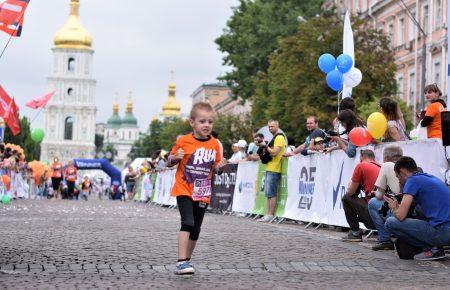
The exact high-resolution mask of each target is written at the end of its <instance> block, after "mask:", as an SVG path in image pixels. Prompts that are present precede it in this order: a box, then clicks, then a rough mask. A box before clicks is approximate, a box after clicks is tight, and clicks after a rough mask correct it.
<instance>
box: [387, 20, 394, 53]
mask: <svg viewBox="0 0 450 290" xmlns="http://www.w3.org/2000/svg"><path fill="white" fill-rule="evenodd" d="M388 37H389V43H390V45H391V47H392V45H393V43H394V20H390V21H389V24H388Z"/></svg>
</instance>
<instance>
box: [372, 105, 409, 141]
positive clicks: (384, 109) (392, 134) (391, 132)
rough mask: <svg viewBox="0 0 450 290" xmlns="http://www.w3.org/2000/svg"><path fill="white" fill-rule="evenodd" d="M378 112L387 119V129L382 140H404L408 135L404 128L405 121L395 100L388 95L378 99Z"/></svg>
mask: <svg viewBox="0 0 450 290" xmlns="http://www.w3.org/2000/svg"><path fill="white" fill-rule="evenodd" d="M379 107H380V112H381V113H382V114H383V115H384V116H385V117H386V119H387V120H388V123H387V125H388V129H387V130H386V133H385V134H384V136H383V139H382V141H383V142H396V141H406V140H408V139H409V138H408V136H407V135H406V130H405V121H404V119H403V114H402V112H401V110H400V108H399V106H398V104H397V102H396V101H395V100H393V99H391V98H389V97H383V98H381V99H380V105H379Z"/></svg>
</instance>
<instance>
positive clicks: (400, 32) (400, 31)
mask: <svg viewBox="0 0 450 290" xmlns="http://www.w3.org/2000/svg"><path fill="white" fill-rule="evenodd" d="M404 31H405V19H404V18H403V16H400V17H398V23H397V45H402V44H403V33H404Z"/></svg>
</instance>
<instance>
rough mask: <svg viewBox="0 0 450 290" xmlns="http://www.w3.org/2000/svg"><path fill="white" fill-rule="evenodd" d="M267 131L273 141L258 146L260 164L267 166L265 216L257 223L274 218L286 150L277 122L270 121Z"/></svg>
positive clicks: (284, 139)
mask: <svg viewBox="0 0 450 290" xmlns="http://www.w3.org/2000/svg"><path fill="white" fill-rule="evenodd" d="M268 126H269V131H270V133H272V135H273V139H272V140H271V141H270V143H269V144H267V145H266V144H265V142H264V144H260V147H261V148H263V149H262V150H263V152H264V153H263V154H262V155H260V158H261V162H262V163H264V164H267V166H266V175H265V184H264V194H265V196H266V198H267V214H266V215H265V216H263V217H262V218H261V219H259V220H258V221H260V222H270V221H271V220H272V219H273V218H274V214H275V209H276V206H277V196H278V188H279V185H280V180H281V160H282V158H283V154H284V152H285V150H286V138H285V136H284V134H283V133H282V132H281V130H280V127H279V124H278V121H275V120H270V121H269V123H268Z"/></svg>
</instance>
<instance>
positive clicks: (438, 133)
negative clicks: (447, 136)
mask: <svg viewBox="0 0 450 290" xmlns="http://www.w3.org/2000/svg"><path fill="white" fill-rule="evenodd" d="M444 111H445V108H444V106H443V105H442V104H441V103H440V102H434V103H431V104H430V105H429V106H428V107H427V111H426V113H425V116H428V117H432V118H433V121H432V122H431V124H430V125H429V126H428V127H427V135H428V138H440V139H442V127H441V112H444Z"/></svg>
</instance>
